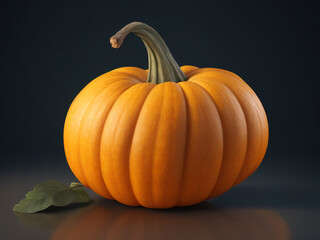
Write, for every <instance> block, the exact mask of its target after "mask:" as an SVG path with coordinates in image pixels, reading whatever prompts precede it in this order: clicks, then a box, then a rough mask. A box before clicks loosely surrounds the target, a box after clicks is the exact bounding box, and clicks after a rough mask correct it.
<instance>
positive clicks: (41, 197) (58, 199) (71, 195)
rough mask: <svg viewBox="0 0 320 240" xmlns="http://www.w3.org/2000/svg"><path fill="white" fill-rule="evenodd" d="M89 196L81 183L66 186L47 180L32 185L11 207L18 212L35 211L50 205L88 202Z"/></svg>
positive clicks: (58, 205)
mask: <svg viewBox="0 0 320 240" xmlns="http://www.w3.org/2000/svg"><path fill="white" fill-rule="evenodd" d="M88 202H90V198H89V195H88V193H86V191H85V190H84V189H83V185H82V184H81V183H75V182H73V183H71V184H70V186H69V187H68V186H66V185H64V184H61V183H59V182H57V181H54V180H49V181H47V182H45V183H41V184H39V185H37V186H35V187H34V189H33V190H32V191H30V192H28V193H27V194H26V198H25V199H22V200H21V201H20V203H18V204H17V205H15V206H14V207H13V211H16V212H20V213H36V212H39V211H42V210H45V209H47V208H48V207H50V206H56V207H64V206H67V205H70V204H75V203H88Z"/></svg>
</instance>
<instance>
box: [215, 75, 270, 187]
mask: <svg viewBox="0 0 320 240" xmlns="http://www.w3.org/2000/svg"><path fill="white" fill-rule="evenodd" d="M220 72H221V73H223V74H224V75H225V76H227V77H232V78H233V79H236V76H237V75H236V74H233V73H230V72H229V71H226V70H221V71H220ZM238 80H241V78H240V77H239V79H238ZM223 81H224V83H227V84H226V85H227V86H228V87H229V88H230V90H232V87H231V85H229V84H230V82H228V81H226V80H225V79H223ZM237 83H238V84H239V85H240V86H241V87H242V88H243V90H241V91H246V92H247V93H248V94H249V95H250V97H251V98H252V99H254V100H253V101H254V106H255V108H254V111H255V114H254V115H256V116H257V117H258V119H259V121H260V124H259V129H260V131H259V135H260V137H259V139H260V142H261V141H262V140H261V139H264V137H263V136H264V131H263V125H264V124H261V117H260V114H261V113H260V112H258V111H257V109H256V108H259V110H261V111H262V112H263V113H264V115H265V112H264V109H263V107H262V104H261V102H260V100H259V98H258V97H257V95H256V94H255V93H254V91H253V90H252V89H251V88H250V86H249V85H248V84H246V83H245V82H244V81H243V80H241V81H237ZM233 93H234V92H233ZM234 95H235V97H236V98H237V100H238V102H239V104H240V106H241V108H242V110H243V112H244V115H245V119H246V123H247V126H248V127H247V131H248V140H247V142H248V143H249V142H250V141H249V135H250V134H249V131H250V132H252V131H253V130H252V129H251V128H252V127H249V124H248V121H247V119H248V113H247V109H246V108H245V107H244V106H243V104H242V100H240V99H239V97H238V95H237V94H235V93H234ZM266 126H267V124H266ZM267 128H268V126H267ZM267 134H268V131H267ZM266 142H267V141H266ZM251 148H252V147H251ZM255 148H257V146H256V147H255ZM259 149H260V150H259V154H258V155H259V157H258V158H255V160H256V162H258V164H254V165H257V167H259V165H260V163H261V161H262V160H263V158H260V156H261V152H263V151H262V150H263V149H265V151H266V146H264V145H262V144H260V145H259ZM265 151H264V152H265ZM248 161H249V160H248V150H247V153H246V159H245V162H244V165H243V167H242V169H241V171H240V173H239V175H238V177H237V179H236V181H235V183H234V185H237V184H239V183H240V182H242V181H243V180H245V179H246V178H247V177H248V176H250V175H251V174H252V173H253V172H254V171H255V170H256V168H257V167H256V168H255V169H254V170H250V171H249V172H248V173H247V174H245V176H246V177H243V176H242V174H243V170H244V168H245V167H246V166H247V165H248ZM240 176H242V177H241V178H240Z"/></svg>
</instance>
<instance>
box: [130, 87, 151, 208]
mask: <svg viewBox="0 0 320 240" xmlns="http://www.w3.org/2000/svg"><path fill="white" fill-rule="evenodd" d="M154 87H155V85H154V86H152V88H151V89H150V90H149V92H148V94H147V95H146V96H145V99H144V102H143V104H142V105H141V108H140V110H139V113H138V117H137V120H136V124H135V125H134V129H133V132H132V137H131V144H130V149H129V156H128V160H129V161H128V164H129V178H130V185H131V189H132V194H133V197H134V198H135V199H136V201H137V203H139V204H140V205H141V206H142V204H141V202H140V201H139V200H138V198H137V196H136V194H135V191H134V188H133V185H132V177H131V176H132V173H131V167H130V165H131V150H132V143H133V137H134V134H135V132H136V127H137V122H138V120H139V117H140V113H141V110H142V108H143V105H144V103H145V102H146V99H147V98H148V96H149V94H150V93H151V91H152V90H153V89H154Z"/></svg>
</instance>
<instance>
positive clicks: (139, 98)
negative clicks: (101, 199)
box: [101, 83, 154, 206]
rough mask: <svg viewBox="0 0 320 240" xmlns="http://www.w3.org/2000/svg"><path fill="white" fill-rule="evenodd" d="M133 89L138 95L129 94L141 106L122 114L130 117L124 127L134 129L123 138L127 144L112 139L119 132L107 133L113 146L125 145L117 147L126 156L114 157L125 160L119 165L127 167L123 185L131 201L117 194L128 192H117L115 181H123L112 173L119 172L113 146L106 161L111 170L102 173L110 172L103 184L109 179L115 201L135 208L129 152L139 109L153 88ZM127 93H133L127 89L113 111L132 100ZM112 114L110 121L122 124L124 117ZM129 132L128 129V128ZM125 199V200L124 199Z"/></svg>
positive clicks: (119, 139)
mask: <svg viewBox="0 0 320 240" xmlns="http://www.w3.org/2000/svg"><path fill="white" fill-rule="evenodd" d="M135 87H136V88H137V87H139V88H140V90H139V91H140V94H137V93H136V92H135V93H131V92H130V94H135V96H137V98H136V99H135V102H136V103H137V102H140V103H139V104H141V106H138V107H136V108H135V109H134V111H133V112H131V113H130V111H128V112H125V113H124V114H130V115H131V117H130V116H128V115H127V116H128V117H130V118H129V119H130V124H126V125H127V126H133V127H134V129H133V130H132V132H131V133H130V136H126V137H125V139H126V140H128V142H126V143H124V142H123V141H122V140H121V139H122V138H116V137H114V136H115V135H117V134H119V132H117V131H115V130H113V131H111V132H109V134H113V135H112V138H114V141H115V144H117V143H119V142H122V143H123V144H125V145H120V146H119V145H118V146H117V147H118V148H120V149H122V150H123V151H122V152H124V151H126V153H127V154H126V156H122V155H116V157H118V158H119V160H123V159H125V160H123V161H125V162H124V163H123V162H122V161H121V164H125V165H126V166H128V169H127V172H126V173H125V174H128V176H129V177H128V182H126V183H124V184H125V186H126V187H127V188H129V189H130V190H129V191H131V192H130V193H129V196H130V198H133V200H129V201H127V202H125V201H124V200H123V199H124V197H123V196H121V194H120V195H119V193H121V192H124V191H125V192H128V190H123V189H122V191H119V183H118V184H117V181H123V179H120V180H119V176H115V175H114V172H117V171H119V170H117V166H116V165H115V163H116V161H115V160H114V158H115V157H114V155H113V154H112V151H114V150H113V149H114V148H115V146H114V145H111V146H110V151H111V152H110V157H111V159H110V160H109V161H108V164H110V165H111V168H110V169H111V170H110V169H109V170H104V171H103V174H104V175H105V176H107V174H108V172H106V171H109V172H110V171H111V174H110V178H111V179H110V178H105V179H104V180H105V182H106V184H107V182H108V179H109V182H108V183H109V184H113V187H114V190H111V192H114V194H113V196H114V197H115V198H116V199H117V201H119V202H122V203H124V204H127V205H133V206H136V205H138V204H140V203H139V202H138V200H137V198H136V196H135V194H134V190H133V186H132V181H131V177H130V175H131V173H130V152H131V147H132V139H133V134H134V130H135V126H136V122H137V120H138V116H139V114H140V111H141V108H142V106H143V104H144V102H145V99H146V97H147V96H148V94H149V92H150V91H152V89H153V87H154V86H153V84H145V83H140V84H138V85H135ZM129 91H133V90H132V89H128V91H127V92H126V93H123V95H122V96H120V97H119V98H118V100H117V102H116V103H115V105H114V106H113V108H114V111H116V110H115V109H116V107H118V108H119V107H121V106H123V104H124V103H126V102H128V101H131V100H132V97H130V96H127V95H125V94H128V93H129ZM143 92H145V93H143ZM142 96H143V97H142ZM119 101H121V102H119ZM119 104H120V105H119ZM129 109H130V108H129ZM112 114H113V112H111V113H110V115H109V118H110V117H112V119H114V120H113V121H115V120H116V121H117V124H123V123H122V122H121V119H123V118H124V117H125V116H123V115H121V116H119V118H114V115H112ZM132 114H133V117H132ZM112 119H108V120H106V123H105V127H106V126H108V124H110V123H109V121H110V120H112ZM117 128H119V125H116V126H113V129H117ZM129 131H130V128H129ZM129 131H126V132H129ZM104 132H105V131H104ZM110 139H111V136H110V137H107V138H106V140H103V141H101V144H102V143H104V144H106V143H108V142H106V141H109V140H110ZM123 147H125V148H123ZM106 153H108V151H107V152H105V154H106ZM120 156H121V157H120ZM104 164H105V165H106V164H107V163H106V162H105V163H104ZM118 167H119V165H118ZM110 182H111V183H110ZM112 182H113V183H112ZM107 185H108V184H107ZM125 198H126V197H125Z"/></svg>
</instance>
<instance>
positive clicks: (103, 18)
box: [0, 0, 320, 240]
mask: <svg viewBox="0 0 320 240" xmlns="http://www.w3.org/2000/svg"><path fill="white" fill-rule="evenodd" d="M0 11H1V14H0V24H1V37H0V48H1V54H0V58H1V60H0V62H1V64H0V90H1V91H0V99H1V100H0V163H1V165H0V166H1V167H0V177H1V178H0V180H1V181H0V185H1V186H0V187H1V189H2V190H1V193H3V194H4V195H5V197H3V198H1V201H0V210H1V212H3V214H1V215H2V217H1V218H0V222H1V224H0V227H3V229H4V230H3V231H1V230H0V233H1V234H4V235H3V239H9V238H10V239H11V238H12V236H13V235H14V234H15V235H16V238H17V239H19V238H22V237H23V238H25V236H27V235H28V234H27V235H26V233H27V232H28V233H29V235H28V236H33V237H30V239H35V237H34V236H35V235H36V234H40V233H41V232H40V231H34V230H33V229H28V228H27V227H24V228H22V225H21V224H19V222H18V219H17V217H16V216H15V215H13V212H12V210H11V209H12V206H13V205H14V204H15V203H17V202H18V201H19V200H20V199H21V198H23V196H24V194H25V192H27V191H28V190H30V189H31V188H32V186H34V185H35V184H37V183H40V182H41V181H45V180H47V179H50V178H53V179H56V180H59V181H62V182H64V183H67V182H69V180H70V178H72V175H71V173H70V170H69V168H68V166H67V163H66V160H65V156H64V150H63V125H64V119H65V116H66V113H67V111H68V108H69V106H70V104H71V102H72V100H73V99H74V98H75V97H76V95H77V94H78V93H79V91H80V90H81V89H82V88H83V87H84V86H85V85H86V84H88V83H89V82H90V81H91V80H93V79H94V78H96V77H97V76H99V75H101V74H103V73H105V72H107V71H110V70H112V69H115V68H119V67H123V66H138V67H141V68H146V67H147V53H146V50H145V48H144V45H143V43H142V42H141V40H140V39H138V38H137V37H136V36H134V35H129V36H128V37H127V38H126V40H125V43H124V44H123V46H122V47H121V48H120V49H117V50H116V49H112V48H111V47H110V44H109V37H110V36H112V35H113V34H114V33H116V32H117V31H118V30H119V29H120V28H122V27H123V26H124V25H126V24H127V23H129V22H131V21H142V22H145V23H147V24H149V25H150V26H152V27H154V28H155V29H156V30H157V31H158V32H159V33H160V34H161V35H162V37H163V38H164V40H165V41H166V43H167V44H168V47H169V48H170V50H171V52H172V54H173V56H174V57H175V58H176V60H177V62H178V64H180V65H186V64H188V65H195V66H198V67H216V68H223V69H227V70H229V71H232V72H234V73H236V74H238V75H240V76H241V77H242V78H243V79H244V80H245V81H246V82H247V83H248V84H249V85H250V86H251V87H252V89H253V90H254V91H255V92H256V94H257V95H258V97H259V98H260V100H261V102H262V104H263V106H264V108H265V110H266V113H267V116H268V120H269V127H270V142H269V147H268V150H267V154H266V157H265V160H264V161H263V162H262V164H261V167H260V168H259V169H258V171H257V172H256V173H255V174H254V175H253V176H252V177H250V178H249V179H248V180H247V181H245V182H244V183H242V184H240V185H239V187H236V188H234V189H233V190H231V191H229V192H228V193H226V195H223V196H221V197H219V198H217V199H216V200H215V201H214V205H213V206H211V207H208V208H206V207H204V208H206V211H204V213H205V212H208V213H209V214H211V215H212V217H213V216H215V214H216V211H215V209H216V206H217V208H218V209H220V207H221V209H222V210H223V209H225V208H226V207H227V208H228V206H232V207H250V208H251V207H263V208H266V209H274V210H275V211H277V212H278V213H280V214H281V215H282V216H283V217H284V219H285V221H286V222H288V224H289V226H290V231H291V235H292V236H294V239H303V240H304V239H320V230H319V226H318V224H319V221H320V219H319V217H320V211H319V210H320V208H319V204H320V192H319V189H320V175H319V168H320V161H319V149H320V140H319V136H320V126H319V123H320V101H319V94H318V92H319V87H320V85H319V82H320V79H319V78H320V77H319V76H320V74H319V70H320V14H319V12H320V1H309V0H304V1H289V0H287V1H286V0H281V1H279V0H265V1H246V0H242V1H236V0H231V1H230V0H229V1H228V0H220V1H188V0H186V1H183V2H180V3H178V2H175V1H170V2H169V3H166V2H165V1H156V2H154V1H152V0H149V1H146V0H144V1H107V0H105V1H84V0H77V1H48V0H43V1H22V0H20V1H7V2H3V1H2V2H1V3H0ZM52 166H55V167H56V166H59V168H52ZM57 169H58V170H57ZM66 179H68V180H66ZM103 204H105V205H106V206H105V208H106V209H107V210H110V211H117V210H116V209H118V208H121V209H124V211H127V210H128V209H129V208H126V207H124V206H121V205H119V204H115V203H113V202H111V201H104V203H103ZM204 204H205V203H204ZM114 205H116V206H117V207H113V206H114ZM94 206H95V205H93V207H94ZM201 206H202V207H203V206H206V205H200V206H199V207H196V208H195V209H193V208H191V210H190V211H191V212H195V213H194V214H200V212H198V211H197V209H199V208H200V209H201V208H202V207H201ZM219 206H220V207H219ZM139 209H140V208H138V212H139V211H141V212H143V213H145V214H147V215H148V214H150V212H149V211H147V210H143V209H140V210H139ZM192 209H193V210H192ZM129 210H130V209H129ZM172 211H173V212H170V211H169V212H167V213H166V214H168V216H169V219H171V218H172V217H171V216H173V217H175V216H176V215H175V211H176V210H172ZM181 211H182V210H181ZM178 212H179V211H178ZM186 212H187V210H186ZM67 214H68V213H67ZM186 214H187V215H188V213H186ZM192 214H193V213H192ZM192 214H191V215H190V217H191V219H192V218H193V217H192ZM211 215H210V216H211ZM18 216H19V215H18ZM34 216H37V217H38V216H40V217H41V216H45V215H34ZM50 216H51V215H50V213H49V217H50ZM139 216H140V215H139ZM148 216H149V215H148ZM19 219H20V217H19ZM22 220H23V219H22ZM42 221H43V220H39V221H38V222H42ZM145 221H146V224H147V223H148V222H149V220H148V218H146V219H145ZM165 221H166V220H165ZM206 221H207V220H206ZM208 221H209V222H210V221H211V220H210V219H209V220H208ZM22 222H26V223H27V225H28V224H30V222H32V219H29V218H27V219H26V220H23V221H22ZM169 222H170V221H169ZM159 224H162V223H159ZM130 225H131V224H130ZM128 227H129V228H130V226H128ZM248 227H249V229H250V228H251V226H248ZM124 228H126V227H124ZM187 228H188V227H187ZM208 228H209V229H210V228H212V226H211V225H210V224H209V225H208ZM8 229H11V230H10V231H8ZM17 229H20V230H17ZM23 229H24V230H23ZM103 229H104V227H102V230H103ZM120 229H122V228H120ZM184 229H185V228H184ZM184 229H181V233H183V232H184ZM225 230H226V232H228V231H229V230H228V229H225ZM161 232H163V233H166V230H161ZM6 234H7V235H6ZM19 234H20V235H19ZM199 234H201V233H199ZM0 236H1V235H0ZM199 236H200V235H199ZM0 238H1V237H0ZM39 239H45V238H41V237H40V238H39ZM248 239H249V238H248Z"/></svg>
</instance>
